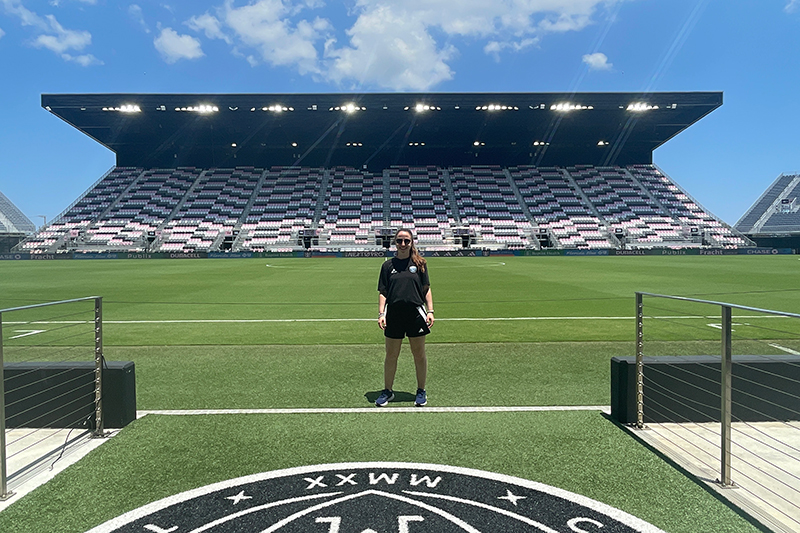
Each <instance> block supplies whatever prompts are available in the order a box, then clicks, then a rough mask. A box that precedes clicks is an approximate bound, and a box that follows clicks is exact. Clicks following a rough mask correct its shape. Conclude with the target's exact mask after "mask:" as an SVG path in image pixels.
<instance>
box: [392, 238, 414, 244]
mask: <svg viewBox="0 0 800 533" xmlns="http://www.w3.org/2000/svg"><path fill="white" fill-rule="evenodd" d="M395 242H396V243H397V244H411V239H397V240H395Z"/></svg>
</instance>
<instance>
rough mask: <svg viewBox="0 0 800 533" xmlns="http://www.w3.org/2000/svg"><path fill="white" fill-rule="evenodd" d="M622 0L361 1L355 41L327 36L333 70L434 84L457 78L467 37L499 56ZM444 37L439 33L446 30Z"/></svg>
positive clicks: (574, 26) (340, 74)
mask: <svg viewBox="0 0 800 533" xmlns="http://www.w3.org/2000/svg"><path fill="white" fill-rule="evenodd" d="M615 1H617V0H608V1H606V0H495V1H491V2H487V1H485V0H459V1H458V2H453V1H452V0H405V1H403V2H387V1H386V0H357V4H356V9H357V12H358V18H357V20H356V22H355V24H354V25H353V26H352V27H351V28H350V29H349V30H347V35H348V36H349V38H350V42H349V43H348V44H347V45H345V46H342V47H340V48H337V47H336V44H335V43H333V44H332V43H330V42H329V43H328V45H327V49H326V58H328V59H330V60H331V61H330V63H329V64H328V70H327V77H328V78H329V79H332V80H334V81H337V82H342V81H344V80H355V81H356V82H358V83H368V84H372V85H378V86H381V87H386V88H390V89H396V90H397V89H413V90H425V89H429V88H431V87H433V86H435V85H437V84H438V83H441V82H442V81H446V80H449V79H452V78H453V76H454V73H453V71H452V69H451V67H450V62H451V60H452V59H453V58H455V57H456V56H457V55H458V50H457V48H456V45H455V44H453V43H456V42H458V38H461V39H462V40H464V39H468V40H476V39H478V40H484V39H485V40H486V44H485V45H484V47H483V50H484V52H485V53H486V54H490V55H493V56H494V57H495V59H496V60H498V61H499V60H500V55H501V54H502V53H504V52H521V51H523V50H525V49H527V48H530V47H532V46H536V45H538V44H539V42H540V41H541V39H542V38H543V37H544V36H545V35H547V34H550V33H564V32H569V31H580V30H582V29H584V28H585V27H586V26H588V25H589V24H591V22H592V15H593V14H594V12H595V11H596V9H597V8H598V6H600V5H608V4H610V3H613V2H615ZM442 34H443V37H440V41H444V42H445V43H447V44H440V42H437V40H436V37H435V36H441V35H442Z"/></svg>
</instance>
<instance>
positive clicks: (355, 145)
mask: <svg viewBox="0 0 800 533" xmlns="http://www.w3.org/2000/svg"><path fill="white" fill-rule="evenodd" d="M512 144H516V143H512ZM609 144H611V143H610V142H608V141H598V142H597V146H608V145H609ZM408 145H409V146H425V143H424V142H410V143H408ZM237 146H238V145H237V144H236V143H231V148H236V147H237ZM262 146H264V145H263V144H262ZM291 146H292V148H297V146H298V145H297V143H296V142H293V143H291ZM345 146H347V147H350V148H361V147H363V146H364V143H359V142H348V143H345ZM472 146H475V147H478V146H486V143H485V142H482V141H475V142H473V143H472ZM531 146H536V147H540V146H550V143H548V142H544V141H533V143H531Z"/></svg>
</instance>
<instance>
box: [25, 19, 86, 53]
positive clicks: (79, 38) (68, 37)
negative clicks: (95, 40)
mask: <svg viewBox="0 0 800 533" xmlns="http://www.w3.org/2000/svg"><path fill="white" fill-rule="evenodd" d="M46 18H47V20H48V22H49V23H50V28H51V30H52V32H53V33H54V35H53V34H51V35H39V36H38V37H37V38H36V39H34V41H33V42H34V46H36V47H39V48H47V49H48V50H52V51H53V52H55V53H57V54H63V53H65V52H67V51H68V50H83V49H84V48H86V47H87V46H89V45H90V44H92V34H91V33H89V32H88V31H74V30H67V29H65V28H64V27H63V26H61V24H59V23H58V21H57V20H56V18H55V17H54V16H53V15H47V17H46Z"/></svg>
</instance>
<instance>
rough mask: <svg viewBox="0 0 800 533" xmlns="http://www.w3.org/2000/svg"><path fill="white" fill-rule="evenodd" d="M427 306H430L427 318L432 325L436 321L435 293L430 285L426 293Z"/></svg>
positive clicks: (429, 324) (429, 325)
mask: <svg viewBox="0 0 800 533" xmlns="http://www.w3.org/2000/svg"><path fill="white" fill-rule="evenodd" d="M425 307H427V308H428V316H427V318H426V320H427V322H428V327H431V326H432V325H433V322H434V318H433V293H431V289H430V287H429V288H428V292H427V293H425Z"/></svg>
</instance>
